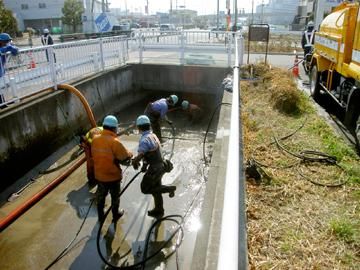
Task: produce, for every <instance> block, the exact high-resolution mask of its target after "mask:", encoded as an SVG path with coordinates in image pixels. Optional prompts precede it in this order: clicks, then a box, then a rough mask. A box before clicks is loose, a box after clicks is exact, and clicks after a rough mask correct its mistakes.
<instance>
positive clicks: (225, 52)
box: [0, 30, 240, 107]
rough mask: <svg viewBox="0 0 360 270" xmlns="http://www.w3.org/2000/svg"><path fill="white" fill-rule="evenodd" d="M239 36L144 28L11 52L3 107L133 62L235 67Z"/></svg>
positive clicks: (2, 84) (1, 89)
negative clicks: (127, 33) (14, 53)
mask: <svg viewBox="0 0 360 270" xmlns="http://www.w3.org/2000/svg"><path fill="white" fill-rule="evenodd" d="M239 36H240V34H239V33H234V32H221V31H219V32H213V31H172V32H165V31H158V30H149V31H143V30H141V31H134V32H133V33H132V35H131V37H130V38H127V37H126V36H115V37H106V38H98V39H88V40H80V41H74V42H66V43H61V44H56V45H51V46H42V47H36V48H31V49H25V50H20V52H19V54H18V55H17V56H12V55H6V57H7V63H6V66H5V75H4V76H2V77H0V94H1V96H2V97H3V98H4V100H0V107H3V106H4V105H6V104H9V103H13V102H18V101H19V100H21V99H22V98H26V97H28V96H31V95H34V94H36V93H38V92H40V91H42V90H44V89H47V88H50V87H54V88H55V87H56V85H58V84H60V83H71V82H72V81H73V80H78V79H80V78H85V77H88V76H91V75H94V74H96V73H98V72H99V71H104V70H106V69H109V68H113V67H117V66H121V65H125V64H126V63H127V62H129V61H137V62H140V63H143V62H145V61H148V62H149V61H150V62H151V61H154V60H155V61H156V62H157V63H159V62H160V63H168V62H169V61H171V60H173V62H174V63H177V64H198V65H216V64H219V65H226V66H231V63H232V55H233V54H234V48H235V42H234V40H235V37H239ZM169 51H170V52H172V53H173V54H172V55H169ZM204 53H205V54H204ZM0 62H1V61H0ZM0 64H1V63H0Z"/></svg>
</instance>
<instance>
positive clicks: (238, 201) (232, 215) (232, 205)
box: [217, 39, 247, 270]
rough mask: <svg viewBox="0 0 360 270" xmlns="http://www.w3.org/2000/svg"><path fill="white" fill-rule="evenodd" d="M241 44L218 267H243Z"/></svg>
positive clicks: (235, 70) (232, 269)
mask: <svg viewBox="0 0 360 270" xmlns="http://www.w3.org/2000/svg"><path fill="white" fill-rule="evenodd" d="M239 43H240V44H239ZM242 43H243V39H239V40H235V48H236V49H235V65H234V67H233V88H232V105H231V120H230V137H229V148H228V156H227V166H226V179H225V192H224V206H223V210H222V211H223V212H222V221H221V235H220V246H219V259H218V265H217V269H219V270H223V269H228V270H238V269H241V270H246V269H247V248H246V246H247V244H246V228H245V227H246V222H245V198H244V197H245V195H244V194H245V190H244V189H245V186H244V176H243V171H242V169H241V167H240V166H242V151H240V147H242V143H241V138H242V136H241V131H240V130H241V129H240V126H239V119H240V117H239V116H240V107H239V95H240V94H239V92H240V84H239V68H240V66H239V63H241V62H242V48H243V45H242ZM238 48H240V51H239V49H238ZM238 51H239V52H238Z"/></svg>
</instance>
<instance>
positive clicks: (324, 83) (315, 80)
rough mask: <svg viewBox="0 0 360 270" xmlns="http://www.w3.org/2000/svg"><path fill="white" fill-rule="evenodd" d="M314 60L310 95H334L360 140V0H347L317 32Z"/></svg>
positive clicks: (350, 126)
mask: <svg viewBox="0 0 360 270" xmlns="http://www.w3.org/2000/svg"><path fill="white" fill-rule="evenodd" d="M310 61H311V63H310V74H309V76H310V94H311V96H312V97H313V98H314V99H315V100H316V99H317V98H318V97H319V95H320V92H324V93H326V94H328V95H330V96H331V97H332V98H333V99H334V100H335V101H336V103H337V104H338V106H340V107H342V108H343V109H344V110H345V119H344V123H345V125H346V126H347V127H348V129H349V130H350V131H351V132H352V133H353V134H354V135H355V138H357V142H359V140H360V14H359V3H350V2H343V3H341V4H340V5H339V6H337V7H336V8H335V9H334V10H333V11H332V12H331V13H330V14H329V15H328V16H327V17H325V18H324V20H323V21H322V23H321V25H320V28H319V31H317V32H316V33H315V44H314V50H313V55H312V57H311V60H310Z"/></svg>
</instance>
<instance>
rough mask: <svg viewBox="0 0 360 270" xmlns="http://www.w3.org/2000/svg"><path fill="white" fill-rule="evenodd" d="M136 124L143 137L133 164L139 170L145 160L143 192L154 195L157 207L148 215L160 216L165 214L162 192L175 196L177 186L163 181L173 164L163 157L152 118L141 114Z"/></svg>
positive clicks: (142, 182)
mask: <svg viewBox="0 0 360 270" xmlns="http://www.w3.org/2000/svg"><path fill="white" fill-rule="evenodd" d="M136 126H137V128H138V130H139V132H140V133H141V138H140V141H139V148H138V155H137V156H136V157H135V158H134V159H133V160H132V165H133V167H134V169H135V170H137V169H138V168H139V166H140V161H141V160H143V165H142V168H141V171H143V172H145V175H144V177H143V179H142V181H141V192H142V193H144V194H151V195H152V196H153V198H154V204H155V207H154V209H152V210H150V211H148V215H149V216H151V217H155V218H159V217H162V216H163V215H164V206H163V197H162V193H169V197H170V198H172V197H174V196H175V190H176V186H165V185H162V183H161V179H162V177H163V175H164V173H166V172H170V171H171V170H172V168H173V166H172V163H171V162H170V161H169V160H164V159H163V157H162V154H161V145H160V141H159V139H158V137H157V136H156V135H155V134H154V133H152V132H151V131H150V119H149V118H148V117H147V116H146V115H141V116H139V117H138V118H137V119H136Z"/></svg>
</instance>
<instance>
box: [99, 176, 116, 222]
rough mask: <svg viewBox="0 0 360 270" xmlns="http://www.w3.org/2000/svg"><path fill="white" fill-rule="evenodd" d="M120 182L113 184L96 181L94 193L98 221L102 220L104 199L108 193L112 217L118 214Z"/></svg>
mask: <svg viewBox="0 0 360 270" xmlns="http://www.w3.org/2000/svg"><path fill="white" fill-rule="evenodd" d="M120 182H121V180H118V181H114V182H101V181H97V183H98V186H97V191H96V193H97V194H96V197H97V209H98V217H99V220H102V219H103V218H104V206H105V199H106V196H107V194H108V193H109V192H110V196H111V211H112V214H113V217H114V216H116V215H117V214H118V212H119V205H120Z"/></svg>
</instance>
